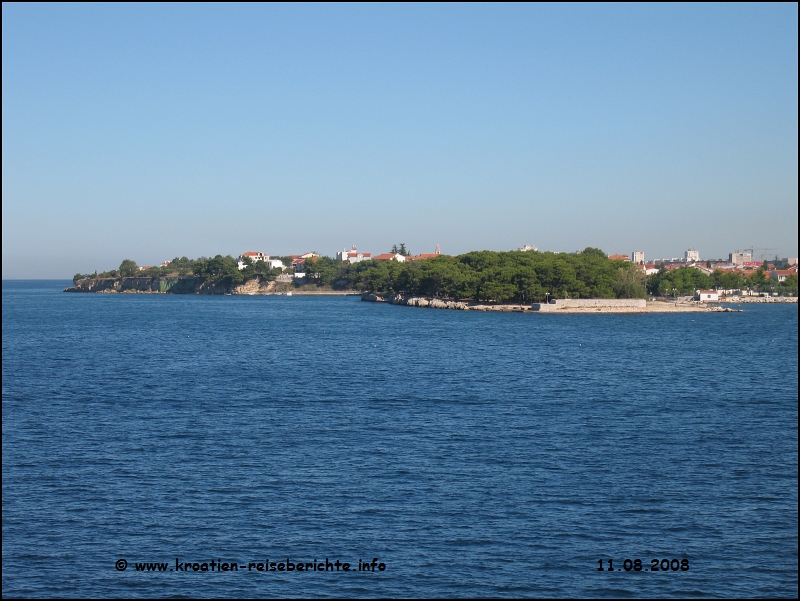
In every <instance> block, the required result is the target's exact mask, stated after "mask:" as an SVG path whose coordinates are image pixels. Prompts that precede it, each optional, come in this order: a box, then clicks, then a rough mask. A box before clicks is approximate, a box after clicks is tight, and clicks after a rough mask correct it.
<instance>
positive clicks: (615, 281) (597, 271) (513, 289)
mask: <svg viewBox="0 0 800 601" xmlns="http://www.w3.org/2000/svg"><path fill="white" fill-rule="evenodd" d="M392 250H393V251H394V250H395V249H394V248H393V249H392ZM397 250H398V251H399V252H400V253H401V254H402V253H403V252H405V250H406V249H405V244H401V245H400V248H398V249H397ZM282 259H283V261H284V264H285V265H287V266H288V265H289V264H290V261H291V259H290V258H289V257H285V258H282ZM244 263H245V268H244V269H242V270H240V269H239V267H238V264H237V259H235V258H234V257H231V256H224V257H223V256H222V255H217V256H216V257H213V258H211V259H209V258H206V257H200V258H199V259H188V258H187V257H180V258H179V257H176V258H175V259H173V260H172V261H171V262H170V264H169V265H166V266H162V267H151V268H148V269H145V270H141V269H139V268H138V267H137V265H136V263H135V262H134V261H131V260H129V259H125V260H124V261H123V262H122V264H121V265H120V267H119V269H117V270H113V271H109V272H103V273H100V274H98V273H94V274H87V275H81V274H76V275H75V278H73V279H74V281H77V280H79V279H85V278H92V277H111V278H116V277H130V276H132V275H136V276H142V277H159V276H166V275H173V276H174V275H180V276H185V275H195V276H197V277H201V278H203V279H205V280H208V281H211V282H214V283H218V284H221V285H225V286H232V285H236V284H241V283H242V282H245V281H247V280H249V279H252V278H255V277H260V278H261V279H264V280H273V279H275V277H276V276H277V275H278V274H280V272H281V270H280V269H273V270H270V269H269V266H268V265H267V263H264V262H263V261H256V262H252V261H250V259H247V258H245V259H244ZM305 274H306V282H307V283H310V284H316V285H317V286H326V287H328V286H329V287H334V288H338V289H350V290H359V291H367V292H378V293H394V292H401V291H402V292H406V293H408V294H413V295H417V296H431V297H440V298H452V299H463V300H475V301H497V302H503V301H518V302H522V303H529V302H537V301H543V300H546V299H547V298H548V297H549V298H644V297H646V296H647V295H648V294H652V295H655V296H671V295H691V294H694V291H695V290H698V289H700V290H707V289H712V288H716V289H719V290H728V291H732V290H734V291H735V290H742V291H744V290H751V291H756V292H770V293H775V292H777V293H781V294H791V295H795V296H796V295H797V275H796V274H795V275H791V276H789V277H787V278H786V281H785V282H781V283H778V282H777V281H775V280H774V279H770V278H769V275H768V273H765V271H764V269H763V268H761V269H757V270H755V271H753V272H751V273H749V274H743V273H741V272H729V271H722V270H717V271H714V272H713V273H712V274H711V275H708V274H706V273H704V272H703V271H701V270H699V269H696V268H694V267H688V266H687V267H680V268H678V269H674V270H671V271H670V270H667V269H662V270H661V271H660V272H659V273H657V274H655V275H652V276H650V277H648V278H646V277H645V276H644V275H643V274H642V272H641V271H640V270H639V269H637V268H636V267H635V266H634V265H632V264H631V263H629V262H627V261H611V260H609V259H608V257H607V256H606V254H605V253H604V252H603V251H601V250H599V249H596V248H587V249H585V250H584V251H582V252H579V253H575V254H564V253H552V252H544V253H540V252H523V251H511V252H493V251H475V252H470V253H467V254H464V255H459V256H457V257H450V256H446V255H442V256H439V257H435V258H432V259H426V260H416V261H407V262H405V263H399V262H397V261H362V262H360V263H354V264H348V263H343V262H341V261H338V260H336V259H332V258H330V257H314V258H313V259H308V260H307V261H306V263H305Z"/></svg>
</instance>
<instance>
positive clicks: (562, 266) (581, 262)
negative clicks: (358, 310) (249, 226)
mask: <svg viewBox="0 0 800 601" xmlns="http://www.w3.org/2000/svg"><path fill="white" fill-rule="evenodd" d="M340 269H341V271H340V272H339V273H337V274H335V275H328V276H327V277H328V278H329V279H330V281H331V283H333V284H336V283H337V282H339V283H341V282H346V284H347V285H348V286H349V287H351V288H355V289H360V290H366V291H368V292H400V291H405V292H407V293H409V294H414V295H420V296H433V297H445V298H454V299H472V300H476V301H510V300H514V301H519V302H526V303H527V302H532V301H543V300H545V299H546V298H547V297H548V296H549V297H551V298H615V297H618V298H642V297H644V296H645V295H646V293H647V292H646V289H645V285H644V283H645V282H644V277H643V276H641V275H640V274H639V273H638V272H637V270H636V269H635V268H634V267H633V266H632V265H631V264H630V263H626V262H624V261H609V260H608V258H607V257H606V255H605V253H604V252H603V251H601V250H598V249H595V248H587V249H586V250H584V251H583V252H581V253H578V254H574V255H571V254H556V253H549V252H548V253H538V252H521V251H512V252H492V251H476V252H470V253H467V254H464V255H459V256H457V257H449V256H440V257H436V258H433V259H427V260H424V261H412V262H406V263H398V262H396V261H364V262H361V263H355V264H353V265H348V266H345V267H344V268H340ZM325 275H327V272H326V273H325ZM323 277H324V276H323Z"/></svg>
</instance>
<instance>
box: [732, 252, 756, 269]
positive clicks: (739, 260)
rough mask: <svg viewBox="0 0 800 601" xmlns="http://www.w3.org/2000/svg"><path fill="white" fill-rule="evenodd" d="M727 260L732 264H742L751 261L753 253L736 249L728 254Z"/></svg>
mask: <svg viewBox="0 0 800 601" xmlns="http://www.w3.org/2000/svg"><path fill="white" fill-rule="evenodd" d="M728 262H729V263H733V264H734V265H742V264H743V263H752V262H753V253H752V252H746V251H742V250H737V251H736V252H732V253H730V254H729V255H728Z"/></svg>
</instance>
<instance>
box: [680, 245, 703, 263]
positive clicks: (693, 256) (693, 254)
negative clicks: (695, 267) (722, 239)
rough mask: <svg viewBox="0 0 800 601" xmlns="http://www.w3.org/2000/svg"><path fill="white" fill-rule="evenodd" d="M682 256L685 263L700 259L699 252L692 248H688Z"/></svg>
mask: <svg viewBox="0 0 800 601" xmlns="http://www.w3.org/2000/svg"><path fill="white" fill-rule="evenodd" d="M684 258H685V259H686V262H687V263H696V262H697V261H699V260H700V253H699V252H698V251H697V250H695V249H694V248H690V249H689V250H687V251H686V252H685V253H684Z"/></svg>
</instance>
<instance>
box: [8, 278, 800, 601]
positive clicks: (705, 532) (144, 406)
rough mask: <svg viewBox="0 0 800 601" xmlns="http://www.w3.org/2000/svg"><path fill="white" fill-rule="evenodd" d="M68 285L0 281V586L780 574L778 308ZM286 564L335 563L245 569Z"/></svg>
mask: <svg viewBox="0 0 800 601" xmlns="http://www.w3.org/2000/svg"><path fill="white" fill-rule="evenodd" d="M67 285H69V282H13V281H4V282H3V284H2V286H3V514H2V515H3V563H2V582H3V585H2V586H3V596H13V597H50V596H58V597H120V596H123V597H140V596H141V597H151V596H153V597H166V596H191V597H212V596H226V597H245V596H248V597H250V596H314V597H333V596H336V597H340V596H348V597H376V596H391V597H398V596H399V597H423V596H447V597H459V596H481V597H519V596H547V597H559V596H581V597H642V596H647V597H662V596H669V597H676V596H678V597H720V596H726V597H741V596H746V597H761V596H768V597H795V596H796V595H797V593H798V584H797V583H798V571H797V570H798V563H797V553H798V540H797V511H798V508H797V457H798V454H797V431H798V421H797V408H798V399H797V392H798V391H797V382H798V374H797V367H798V341H797V333H798V325H797V305H772V306H760V305H748V306H745V307H744V308H745V309H746V310H745V312H743V313H713V314H675V315H568V316H563V315H562V316H558V315H530V314H527V315H526V314H516V313H505V314H503V313H499V314H489V313H476V312H462V311H447V310H430V309H417V308H410V307H398V306H391V305H387V304H382V303H364V302H360V301H359V299H358V297H333V298H331V297H323V298H320V297H307V296H306V297H302V296H294V297H276V296H272V297H247V296H245V297H226V296H179V295H112V294H108V295H104V294H64V293H62V292H61V289H62V288H63V287H64V286H67ZM176 558H177V562H178V564H179V565H181V566H183V567H185V562H190V564H191V563H194V562H196V563H197V564H198V567H201V565H200V564H202V563H203V562H205V563H207V564H209V565H210V562H211V561H212V560H214V561H215V562H216V561H217V560H221V561H222V562H225V563H228V562H236V563H237V565H238V566H240V567H239V569H238V570H237V571H227V572H219V571H217V570H216V568H215V571H213V572H212V571H209V572H202V571H198V572H194V571H193V570H192V567H191V565H190V567H189V569H188V571H185V572H184V571H182V570H181V571H175V567H176ZM287 558H288V560H289V561H290V562H292V563H293V564H296V563H303V564H306V563H314V561H313V560H317V562H320V561H321V562H322V563H323V564H324V562H325V558H328V560H329V562H331V563H333V562H335V561H336V560H339V561H340V564H341V562H349V563H350V564H351V566H352V567H351V571H349V572H344V571H341V570H340V571H338V572H337V571H327V572H325V571H314V570H313V568H312V570H311V571H302V572H301V571H298V570H297V569H295V570H294V571H291V572H286V571H280V572H278V571H274V572H269V571H268V572H259V571H258V570H257V569H256V566H255V564H257V563H258V562H263V561H265V560H267V559H268V560H269V562H275V563H276V566H277V563H278V562H285V561H286V560H287ZM373 558H377V559H378V563H379V564H383V565H384V567H385V569H384V570H383V571H379V570H378V569H376V570H375V571H374V572H373V571H372V568H370V571H358V570H357V565H358V561H359V560H365V561H369V562H371V561H372V560H373ZM609 558H611V559H613V566H614V571H613V572H609V571H603V572H599V571H598V569H597V568H598V560H600V559H603V565H604V567H608V559H609ZM626 558H629V559H631V560H635V559H637V558H638V559H641V560H642V562H643V563H642V565H643V569H642V571H635V570H630V571H625V570H624V569H623V570H620V571H617V570H618V569H619V568H623V565H624V564H623V562H624V560H625V559H626ZM120 559H125V560H126V561H127V562H128V566H127V569H126V570H124V571H119V570H117V569H116V567H115V562H117V561H118V560H120ZM651 559H658V560H659V561H660V560H661V559H669V560H672V559H678V560H682V559H686V560H687V562H688V566H689V569H688V570H687V571H682V570H680V569H679V570H677V571H672V570H671V569H670V570H668V571H667V572H664V571H659V572H652V571H645V570H646V569H649V568H650V566H651V561H650V560H651ZM137 562H163V563H166V564H167V571H165V572H148V571H137V570H136V567H135V563H137ZM250 563H252V564H254V565H253V566H252V567H251V568H250V569H249V570H248V565H249V564H250ZM216 567H217V568H218V567H219V566H216ZM170 568H171V569H172V571H170Z"/></svg>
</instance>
